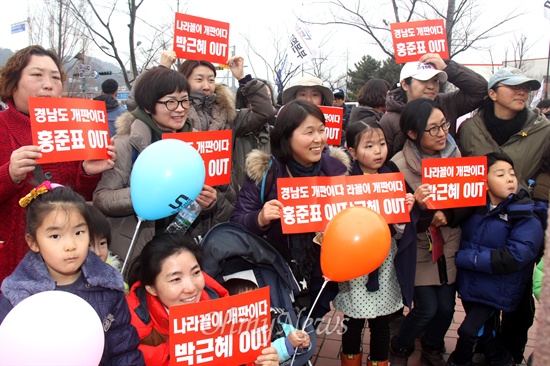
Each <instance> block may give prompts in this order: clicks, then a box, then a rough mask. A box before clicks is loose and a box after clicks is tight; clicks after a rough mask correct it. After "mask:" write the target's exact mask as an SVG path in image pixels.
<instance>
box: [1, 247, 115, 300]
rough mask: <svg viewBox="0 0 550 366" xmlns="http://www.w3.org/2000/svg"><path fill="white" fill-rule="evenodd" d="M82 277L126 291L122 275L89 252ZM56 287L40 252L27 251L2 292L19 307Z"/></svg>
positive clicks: (3, 285)
mask: <svg viewBox="0 0 550 366" xmlns="http://www.w3.org/2000/svg"><path fill="white" fill-rule="evenodd" d="M82 275H83V276H84V282H86V284H87V285H90V286H94V287H95V286H98V287H104V288H108V289H112V290H120V291H124V282H123V280H122V275H121V274H120V273H119V272H118V271H117V270H115V269H114V268H113V267H111V266H110V265H108V264H107V263H105V262H103V261H102V260H101V259H100V258H99V257H98V256H97V255H95V254H94V253H93V252H91V251H88V255H87V256H86V260H85V261H84V264H82ZM55 287H56V283H55V281H54V280H53V278H52V276H51V275H50V273H49V272H48V268H47V267H46V264H45V263H44V260H43V259H42V256H41V255H40V253H35V252H28V253H27V254H26V256H25V258H23V260H22V261H21V263H19V266H17V268H16V269H15V271H14V272H13V274H12V275H11V276H9V277H8V278H6V279H5V280H4V282H3V283H2V293H3V294H4V296H5V297H6V298H7V299H8V300H9V301H10V303H11V304H12V305H13V306H16V305H17V304H19V303H20V302H21V301H23V300H25V299H26V298H27V297H30V296H32V295H34V294H37V293H39V292H43V291H53V290H55Z"/></svg>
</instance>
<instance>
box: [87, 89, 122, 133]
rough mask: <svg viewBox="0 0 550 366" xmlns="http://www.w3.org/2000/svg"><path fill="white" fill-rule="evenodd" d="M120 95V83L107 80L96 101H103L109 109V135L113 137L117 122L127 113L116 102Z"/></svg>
mask: <svg viewBox="0 0 550 366" xmlns="http://www.w3.org/2000/svg"><path fill="white" fill-rule="evenodd" d="M117 93H118V83H117V82H116V80H114V79H107V80H105V81H104V82H103V83H102V84H101V94H100V95H98V96H97V97H95V98H94V100H102V101H104V102H105V107H106V108H107V118H108V119H109V134H110V135H111V137H113V136H114V135H115V133H116V127H115V120H116V119H117V118H118V116H120V115H121V114H122V113H124V112H126V108H125V107H123V106H122V105H120V104H119V103H118V100H116V97H117Z"/></svg>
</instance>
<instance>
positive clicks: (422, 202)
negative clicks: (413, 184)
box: [414, 184, 432, 210]
mask: <svg viewBox="0 0 550 366" xmlns="http://www.w3.org/2000/svg"><path fill="white" fill-rule="evenodd" d="M431 193H432V190H431V188H430V185H429V184H421V185H420V186H418V188H417V189H416V191H415V192H414V199H415V200H416V202H418V205H419V206H420V208H421V209H423V210H425V209H427V208H428V205H427V204H426V202H428V199H429V198H430V194H431Z"/></svg>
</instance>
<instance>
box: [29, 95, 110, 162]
mask: <svg viewBox="0 0 550 366" xmlns="http://www.w3.org/2000/svg"><path fill="white" fill-rule="evenodd" d="M29 114H30V119H31V131H32V132H31V133H32V143H33V145H36V146H40V147H41V148H42V158H41V159H37V160H36V162H37V163H38V164H44V163H56V162H60V161H75V160H90V159H109V155H107V145H109V141H110V137H109V124H108V120H107V111H106V109H105V102H102V101H98V100H88V99H76V98H36V97H30V98H29Z"/></svg>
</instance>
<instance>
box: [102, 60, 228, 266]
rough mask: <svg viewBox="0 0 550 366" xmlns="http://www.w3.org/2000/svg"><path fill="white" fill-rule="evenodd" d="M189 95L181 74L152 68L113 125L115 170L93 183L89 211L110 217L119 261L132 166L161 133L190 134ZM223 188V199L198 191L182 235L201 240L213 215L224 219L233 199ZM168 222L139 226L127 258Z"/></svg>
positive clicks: (129, 211) (128, 226)
mask: <svg viewBox="0 0 550 366" xmlns="http://www.w3.org/2000/svg"><path fill="white" fill-rule="evenodd" d="M190 91H191V87H190V86H189V83H188V82H187V79H186V78H185V76H183V75H182V74H181V73H179V72H177V71H175V70H171V69H168V68H163V67H157V68H153V69H151V70H149V71H147V72H146V73H144V74H143V76H142V77H141V79H140V82H139V84H138V85H137V86H136V88H135V94H134V98H135V102H136V104H137V107H136V109H134V110H133V111H132V112H128V113H125V114H123V115H122V116H121V117H119V119H117V121H116V127H117V134H116V136H115V137H114V141H115V146H116V148H117V151H120V154H119V155H118V160H117V162H116V165H115V167H114V169H113V170H112V171H111V172H109V173H110V174H104V175H103V177H102V178H101V180H100V182H99V183H98V185H97V188H96V190H95V192H94V206H96V207H98V208H99V209H100V210H101V211H102V212H103V213H104V214H105V215H106V216H107V217H108V218H109V221H110V224H111V228H112V238H113V240H112V251H113V252H114V253H115V254H117V255H118V256H120V257H121V258H126V254H127V252H128V248H129V246H130V243H131V240H132V237H133V235H134V231H135V229H136V224H137V218H136V215H135V212H134V208H133V206H132V200H131V198H130V176H131V173H132V167H133V164H134V162H135V160H136V159H137V157H138V155H139V154H140V153H141V152H142V151H143V150H144V149H145V148H146V147H147V146H149V145H150V144H152V143H154V142H156V141H159V140H161V139H162V134H163V133H167V132H192V131H193V125H192V122H191V121H190V120H189V119H188V115H189V110H190V101H189V93H190ZM166 159H185V156H178V157H175V156H166ZM224 188H225V190H230V191H231V192H230V194H229V193H228V194H227V195H226V194H225V193H226V192H225V191H224V192H223V193H224V194H219V193H218V192H219V189H220V188H218V187H216V188H213V187H210V186H207V185H205V186H204V187H203V189H202V191H201V193H200V194H199V196H198V197H197V198H196V201H197V203H199V204H200V205H201V207H202V212H201V215H200V216H199V217H198V218H197V219H196V220H195V222H194V223H193V226H191V228H190V229H189V231H188V234H186V235H192V236H193V237H196V236H198V235H204V233H205V232H206V231H207V230H208V229H209V228H210V227H211V226H213V225H214V222H213V221H212V220H214V219H215V218H216V217H217V216H216V215H222V216H223V215H225V217H223V218H222V219H220V220H219V221H227V220H228V219H229V215H230V213H231V211H232V209H233V206H234V203H229V201H228V200H227V197H231V196H232V197H233V201H236V194H235V192H234V191H233V190H231V189H230V187H229V185H226V186H224ZM224 188H221V189H222V190H223V189H224ZM226 196H227V197H226ZM172 219H173V217H167V218H164V219H160V220H156V221H144V222H143V223H142V224H141V227H140V230H139V234H138V237H137V238H136V242H135V244H134V249H133V252H132V253H131V254H130V257H129V258H130V259H132V258H134V257H135V256H137V255H138V254H139V253H140V251H141V248H142V247H143V245H145V243H147V242H148V241H149V240H151V238H152V237H153V235H154V234H155V232H162V231H164V229H166V227H167V226H168V225H169V224H170V222H171V221H172Z"/></svg>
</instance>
